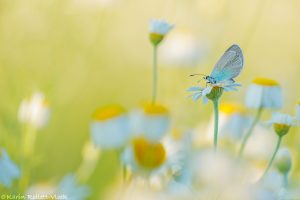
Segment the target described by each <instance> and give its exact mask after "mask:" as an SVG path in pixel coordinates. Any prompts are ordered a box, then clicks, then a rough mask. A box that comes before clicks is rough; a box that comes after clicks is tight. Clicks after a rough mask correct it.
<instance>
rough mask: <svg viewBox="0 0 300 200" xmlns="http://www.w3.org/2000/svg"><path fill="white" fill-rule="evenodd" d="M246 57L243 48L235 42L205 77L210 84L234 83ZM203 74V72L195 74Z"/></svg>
mask: <svg viewBox="0 0 300 200" xmlns="http://www.w3.org/2000/svg"><path fill="white" fill-rule="evenodd" d="M243 65H244V57H243V52H242V49H241V48H240V47H239V46H238V45H236V44H234V45H232V46H231V47H229V48H228V49H227V50H226V51H225V53H224V54H223V56H222V57H221V58H220V59H219V61H218V62H217V64H216V65H215V66H214V69H213V71H212V72H211V74H210V75H209V76H206V75H204V77H203V78H204V79H205V80H206V83H208V84H217V83H220V82H232V83H234V82H235V81H234V78H235V77H237V76H238V75H239V74H240V72H241V71H242V69H243ZM195 75H203V74H193V75H191V76H195Z"/></svg>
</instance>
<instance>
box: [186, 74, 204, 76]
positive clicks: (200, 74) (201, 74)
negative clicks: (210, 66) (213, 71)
mask: <svg viewBox="0 0 300 200" xmlns="http://www.w3.org/2000/svg"><path fill="white" fill-rule="evenodd" d="M190 76H206V75H205V74H191V75H190Z"/></svg>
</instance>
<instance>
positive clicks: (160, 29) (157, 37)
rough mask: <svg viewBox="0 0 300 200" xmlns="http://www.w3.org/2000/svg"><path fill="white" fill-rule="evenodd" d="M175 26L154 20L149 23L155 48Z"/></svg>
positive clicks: (150, 34)
mask: <svg viewBox="0 0 300 200" xmlns="http://www.w3.org/2000/svg"><path fill="white" fill-rule="evenodd" d="M173 28H174V25H172V24H170V23H168V22H167V21H164V20H158V19H152V20H150V23H149V37H150V41H151V42H152V44H153V45H154V46H157V45H158V44H159V43H160V42H161V41H162V40H163V39H164V37H165V35H167V34H168V33H169V32H170V31H171V30H172V29H173Z"/></svg>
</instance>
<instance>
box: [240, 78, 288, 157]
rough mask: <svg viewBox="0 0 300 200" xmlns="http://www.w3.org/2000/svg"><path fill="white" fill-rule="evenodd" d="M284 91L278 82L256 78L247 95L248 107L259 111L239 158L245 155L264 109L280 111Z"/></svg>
mask: <svg viewBox="0 0 300 200" xmlns="http://www.w3.org/2000/svg"><path fill="white" fill-rule="evenodd" d="M282 103H283V97H282V89H281V87H280V85H279V83H278V82H277V81H276V80H273V79H269V78H261V77H259V78H255V79H254V80H253V81H252V83H251V85H250V86H249V88H248V91H247V94H246V106H247V107H249V108H255V109H257V111H256V115H255V118H254V120H253V121H252V123H251V125H250V126H249V128H248V131H247V132H246V134H245V136H244V138H243V141H242V144H241V146H240V149H239V157H241V155H242V154H243V151H244V149H245V146H246V145H247V141H248V139H249V137H250V136H251V134H252V132H253V129H254V127H255V126H256V124H257V123H258V122H259V120H260V117H261V114H262V112H263V110H264V109H271V110H274V109H279V108H281V107H282Z"/></svg>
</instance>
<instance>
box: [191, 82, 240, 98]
mask: <svg viewBox="0 0 300 200" xmlns="http://www.w3.org/2000/svg"><path fill="white" fill-rule="evenodd" d="M237 86H240V84H238V83H235V82H233V81H231V80H229V81H224V82H218V83H215V84H209V85H208V86H206V87H205V88H203V87H199V86H193V87H190V88H189V89H188V92H193V94H192V95H191V97H192V99H193V100H194V101H197V100H198V99H200V98H201V97H202V98H203V103H207V101H208V99H211V100H215V99H218V98H220V96H221V95H222V93H223V90H224V91H226V92H229V91H236V90H237V89H236V87H237Z"/></svg>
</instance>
